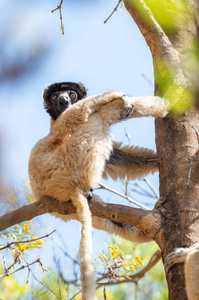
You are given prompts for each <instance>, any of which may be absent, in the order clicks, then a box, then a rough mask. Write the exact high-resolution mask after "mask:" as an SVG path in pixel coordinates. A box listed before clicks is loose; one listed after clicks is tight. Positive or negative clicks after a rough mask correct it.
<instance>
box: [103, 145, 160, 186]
mask: <svg viewBox="0 0 199 300" xmlns="http://www.w3.org/2000/svg"><path fill="white" fill-rule="evenodd" d="M156 171H158V158H157V154H156V153H154V152H153V151H152V150H149V149H147V148H140V147H133V146H124V147H121V143H114V144H113V150H112V152H111V156H110V158H109V160H108V161H106V165H105V169H104V173H103V178H107V175H109V176H111V178H113V179H114V180H116V179H118V178H120V179H123V180H124V179H125V178H127V179H128V180H129V179H135V178H141V177H143V176H145V175H147V174H148V173H150V172H151V173H154V172H156Z"/></svg>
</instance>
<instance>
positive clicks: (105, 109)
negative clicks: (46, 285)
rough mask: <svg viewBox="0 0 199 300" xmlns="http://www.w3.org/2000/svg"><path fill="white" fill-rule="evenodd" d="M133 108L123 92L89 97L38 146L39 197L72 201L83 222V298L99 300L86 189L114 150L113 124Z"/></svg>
mask: <svg viewBox="0 0 199 300" xmlns="http://www.w3.org/2000/svg"><path fill="white" fill-rule="evenodd" d="M131 111H132V103H131V101H130V100H129V99H128V97H126V96H124V94H123V93H106V94H103V95H102V96H94V97H89V98H86V99H84V100H82V101H79V102H77V103H76V104H74V105H72V106H70V107H69V108H68V109H67V110H65V111H64V112H63V113H62V114H61V115H60V116H59V117H58V118H57V120H56V121H52V122H51V129H50V133H49V135H48V136H47V137H45V138H43V139H42V140H40V141H39V142H38V143H37V144H36V145H35V147H34V148H33V150H32V152H31V156H30V160H29V176H30V183H31V187H32V190H33V193H34V195H35V197H36V199H39V198H41V197H42V196H44V195H48V196H51V197H54V198H56V199H58V200H59V201H67V199H68V200H69V199H70V200H72V202H73V204H74V206H75V207H76V209H77V217H78V219H79V220H80V221H81V222H82V238H81V243H80V265H81V280H82V299H83V300H94V299H96V296H95V279H94V278H95V276H94V267H93V264H92V222H91V213H90V210H89V206H88V202H87V199H86V198H85V197H84V196H83V195H84V191H86V190H88V189H90V188H93V187H94V184H95V183H97V182H99V180H100V178H101V175H102V172H103V170H104V165H105V161H106V160H108V158H109V156H110V152H111V150H112V141H111V139H110V137H109V127H110V125H112V124H113V123H115V122H117V121H119V120H121V119H123V118H125V117H126V116H127V115H128V114H129V113H130V112H131Z"/></svg>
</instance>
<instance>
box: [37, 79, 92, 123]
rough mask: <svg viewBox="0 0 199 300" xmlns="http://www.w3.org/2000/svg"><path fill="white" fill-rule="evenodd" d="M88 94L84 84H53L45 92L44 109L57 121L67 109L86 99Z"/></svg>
mask: <svg viewBox="0 0 199 300" xmlns="http://www.w3.org/2000/svg"><path fill="white" fill-rule="evenodd" d="M86 94H87V90H86V88H85V86H84V85H83V84H82V83H74V82H60V83H53V84H51V85H47V86H46V88H45V90H44V93H43V99H44V107H45V109H46V110H47V112H48V113H49V114H50V116H51V117H52V118H53V119H54V120H56V119H57V118H58V117H59V115H60V114H61V113H62V112H63V111H64V110H65V109H67V108H68V107H70V106H71V105H73V104H74V103H76V102H78V101H79V100H82V99H83V98H85V97H86Z"/></svg>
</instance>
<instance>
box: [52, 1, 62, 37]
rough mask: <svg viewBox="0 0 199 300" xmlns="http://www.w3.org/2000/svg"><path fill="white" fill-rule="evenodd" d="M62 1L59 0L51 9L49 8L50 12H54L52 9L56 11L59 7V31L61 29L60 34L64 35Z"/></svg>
mask: <svg viewBox="0 0 199 300" xmlns="http://www.w3.org/2000/svg"><path fill="white" fill-rule="evenodd" d="M63 1H64V0H61V1H60V4H59V5H58V6H57V7H56V8H55V9H53V10H51V12H52V13H54V11H56V10H57V9H59V14H60V21H61V31H62V34H63V35H64V36H65V33H64V24H63V19H62V11H61V10H62V4H63Z"/></svg>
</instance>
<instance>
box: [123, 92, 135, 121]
mask: <svg viewBox="0 0 199 300" xmlns="http://www.w3.org/2000/svg"><path fill="white" fill-rule="evenodd" d="M122 100H124V110H123V111H122V112H121V114H120V116H121V119H125V118H127V117H129V116H130V115H131V114H132V112H133V108H134V104H133V101H132V99H131V98H129V97H128V96H127V95H125V94H124V95H123V96H122Z"/></svg>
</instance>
